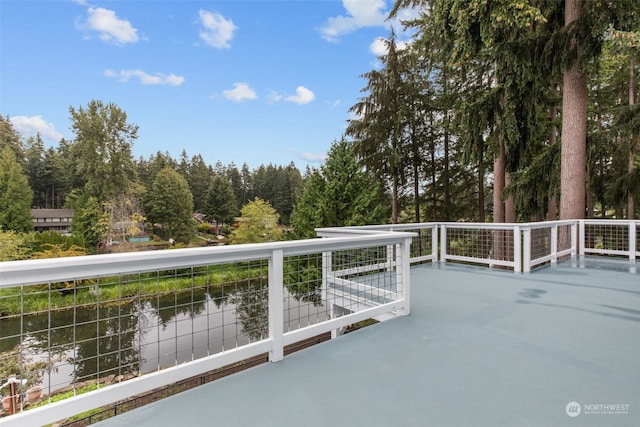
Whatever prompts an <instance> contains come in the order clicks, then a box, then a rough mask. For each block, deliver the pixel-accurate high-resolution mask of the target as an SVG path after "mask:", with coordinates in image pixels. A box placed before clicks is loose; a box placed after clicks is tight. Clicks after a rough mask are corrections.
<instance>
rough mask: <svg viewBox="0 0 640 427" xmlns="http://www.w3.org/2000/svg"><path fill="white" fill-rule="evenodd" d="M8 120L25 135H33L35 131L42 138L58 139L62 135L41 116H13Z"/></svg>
mask: <svg viewBox="0 0 640 427" xmlns="http://www.w3.org/2000/svg"><path fill="white" fill-rule="evenodd" d="M9 120H10V121H11V124H12V125H13V127H14V129H15V130H16V131H18V132H19V133H20V134H22V135H23V136H25V137H29V136H34V135H36V134H37V133H39V134H40V136H41V137H42V138H44V139H51V140H54V141H59V140H60V139H62V138H63V135H62V134H61V133H60V132H58V131H57V130H56V128H55V126H54V125H53V123H49V122H46V121H45V120H44V119H43V118H42V116H31V117H28V116H14V117H10V118H9Z"/></svg>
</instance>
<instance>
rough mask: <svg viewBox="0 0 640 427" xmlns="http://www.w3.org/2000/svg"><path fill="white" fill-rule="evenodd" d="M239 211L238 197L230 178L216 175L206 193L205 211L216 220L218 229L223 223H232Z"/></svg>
mask: <svg viewBox="0 0 640 427" xmlns="http://www.w3.org/2000/svg"><path fill="white" fill-rule="evenodd" d="M237 211H238V208H237V205H236V198H235V195H234V194H233V188H232V187H231V183H230V182H229V180H228V179H227V178H225V177H222V176H219V175H218V176H216V177H215V178H213V180H212V181H211V185H210V186H209V190H208V191H207V193H206V198H205V205H204V209H203V213H204V214H205V215H207V218H208V219H209V220H215V222H216V224H217V225H218V230H219V229H220V226H221V225H222V224H231V223H232V222H233V218H234V217H235V216H236V214H237Z"/></svg>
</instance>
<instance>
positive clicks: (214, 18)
mask: <svg viewBox="0 0 640 427" xmlns="http://www.w3.org/2000/svg"><path fill="white" fill-rule="evenodd" d="M198 13H199V16H200V24H202V26H203V27H204V28H203V29H201V30H200V33H199V34H200V38H201V39H202V40H204V42H205V43H206V44H207V45H208V46H211V47H215V48H216V49H228V48H230V47H231V45H230V44H229V42H230V41H231V39H232V38H233V36H234V32H235V31H236V30H237V29H238V27H236V26H235V25H234V24H233V21H231V20H230V19H226V18H225V17H224V16H222V15H220V14H219V13H216V12H207V11H206V10H200V12H198Z"/></svg>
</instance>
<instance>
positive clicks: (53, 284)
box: [0, 232, 415, 427]
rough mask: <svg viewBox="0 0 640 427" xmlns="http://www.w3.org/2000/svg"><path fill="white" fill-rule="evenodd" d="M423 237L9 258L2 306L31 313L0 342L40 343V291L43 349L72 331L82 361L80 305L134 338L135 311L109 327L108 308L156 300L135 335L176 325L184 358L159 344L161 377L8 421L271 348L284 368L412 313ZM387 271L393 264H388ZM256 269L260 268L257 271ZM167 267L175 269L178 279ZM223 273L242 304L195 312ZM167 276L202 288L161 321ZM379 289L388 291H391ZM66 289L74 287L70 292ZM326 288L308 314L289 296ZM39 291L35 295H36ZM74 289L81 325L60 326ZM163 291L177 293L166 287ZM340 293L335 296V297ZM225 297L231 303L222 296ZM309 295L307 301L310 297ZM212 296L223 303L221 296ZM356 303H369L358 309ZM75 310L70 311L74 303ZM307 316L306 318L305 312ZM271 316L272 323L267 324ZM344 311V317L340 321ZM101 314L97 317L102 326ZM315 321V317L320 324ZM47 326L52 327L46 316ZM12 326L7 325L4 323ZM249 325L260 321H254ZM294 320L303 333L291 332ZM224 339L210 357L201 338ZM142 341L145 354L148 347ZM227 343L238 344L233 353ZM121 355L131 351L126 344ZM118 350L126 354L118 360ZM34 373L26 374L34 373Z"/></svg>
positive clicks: (60, 413)
mask: <svg viewBox="0 0 640 427" xmlns="http://www.w3.org/2000/svg"><path fill="white" fill-rule="evenodd" d="M414 237H415V236H414V235H413V233H398V232H393V233H390V232H379V233H378V232H376V233H371V232H370V233H366V234H364V235H359V236H354V235H350V236H348V237H336V238H331V239H312V240H305V241H291V242H274V243H265V244H252V245H238V246H225V247H209V248H192V249H177V250H165V251H152V252H139V253H125V254H109V255H95V256H82V257H74V258H64V259H46V260H30V261H11V262H3V263H0V289H2V290H7V289H8V290H9V291H11V292H9V293H3V294H2V295H0V306H2V304H3V303H7V304H8V303H18V304H20V306H21V307H23V311H22V313H20V314H18V315H16V316H14V318H13V319H12V320H13V321H14V323H15V324H16V325H17V326H16V332H12V334H10V336H4V333H5V332H4V331H5V330H6V327H5V325H6V323H5V324H3V336H0V344H2V340H5V339H6V340H14V341H19V343H20V345H22V344H24V343H28V342H30V341H33V339H34V338H33V337H32V336H31V335H32V333H31V332H30V329H29V328H30V327H32V326H30V325H31V323H33V322H31V320H30V319H31V318H30V316H32V314H30V313H29V312H27V311H25V310H26V308H27V306H29V304H31V300H32V299H33V298H34V295H36V296H38V295H39V296H40V297H42V295H45V301H46V300H47V298H48V299H49V301H50V302H49V305H48V308H47V309H46V310H45V312H44V316H45V322H44V323H48V324H49V326H47V327H46V328H48V329H46V328H45V329H43V330H41V331H38V333H42V335H43V336H45V338H44V339H43V341H44V342H48V343H49V344H48V345H50V347H49V348H48V349H47V350H45V351H44V353H47V352H50V353H52V352H54V351H57V350H59V348H54V346H53V345H52V343H53V341H52V338H51V337H52V336H53V335H60V334H64V335H65V336H66V337H67V341H68V342H69V344H70V345H69V346H62V345H61V346H59V347H60V348H64V350H65V351H67V353H66V355H67V356H68V355H69V354H73V355H76V356H77V354H76V353H77V352H78V347H80V346H82V345H83V342H85V341H87V340H88V339H89V338H87V337H86V336H85V335H86V334H80V333H79V332H77V331H79V329H76V328H79V327H80V325H79V323H81V322H79V320H78V316H79V314H78V313H79V312H80V309H79V308H77V307H79V306H82V307H83V309H87V310H89V311H91V310H93V313H94V314H92V315H91V316H89V317H91V320H88V321H86V322H85V323H89V324H90V327H91V328H93V329H94V331H97V332H96V333H97V334H98V335H99V334H105V336H106V335H109V334H112V335H115V336H116V338H117V336H118V335H124V334H126V333H127V331H124V330H123V331H121V330H119V329H117V328H119V327H120V326H115V327H114V326H113V325H120V324H121V323H122V322H124V321H125V320H123V319H124V318H125V317H126V319H129V318H130V317H133V315H131V316H130V315H127V316H124V317H122V318H120V317H117V315H116V317H117V318H116V321H115V322H112V323H109V325H111V326H109V327H108V328H103V326H102V325H103V324H102V323H101V321H102V320H103V319H102V318H101V317H105V319H104V321H105V322H109V317H108V316H106V315H105V313H106V311H105V310H107V308H106V307H108V306H111V307H112V306H113V305H114V304H115V305H117V304H119V303H125V302H129V300H135V299H139V300H140V301H145V302H144V303H143V304H140V305H139V306H138V316H140V311H141V310H144V309H145V307H148V306H154V304H155V306H154V307H155V308H156V309H157V310H156V311H155V312H154V315H153V316H151V315H147V323H150V325H149V324H143V325H139V324H137V325H136V326H135V327H134V329H135V330H134V331H132V334H133V335H135V336H136V339H139V338H140V336H141V335H144V333H145V332H144V331H148V330H153V333H151V334H150V335H154V334H156V333H157V334H158V335H160V332H161V330H162V329H167V328H169V329H173V330H174V332H173V334H174V336H173V338H172V340H173V341H171V342H172V343H173V344H171V346H175V347H176V349H175V351H174V350H172V351H174V352H173V353H171V354H170V356H171V357H173V358H174V359H175V360H174V362H173V363H171V364H170V365H171V366H169V367H166V366H161V365H162V363H161V362H160V361H161V360H162V357H164V356H166V350H165V349H164V347H165V346H166V344H167V342H166V341H163V340H162V339H160V338H158V339H157V340H155V341H153V342H152V343H151V345H150V346H151V347H153V351H152V352H150V353H149V354H155V355H156V356H154V357H155V359H153V360H154V362H153V363H152V365H153V364H156V365H157V368H156V369H153V370H152V372H148V373H147V372H142V371H143V369H141V368H140V369H137V370H134V375H132V376H133V378H132V379H128V380H125V381H121V382H117V383H115V384H111V385H108V386H103V387H102V388H99V389H98V390H95V391H90V392H87V393H84V394H77V395H75V396H74V397H70V398H67V399H64V400H61V401H58V402H50V403H48V404H46V405H44V406H41V407H37V408H33V409H26V408H25V407H24V406H23V405H22V403H20V404H19V406H20V408H18V411H17V412H18V413H16V414H14V415H10V416H6V417H3V418H0V425H2V426H7V427H9V426H25V425H43V424H49V423H52V422H55V421H58V420H61V419H65V418H67V417H69V416H73V415H76V414H79V413H82V412H84V411H87V410H89V409H93V408H99V407H102V406H106V405H110V404H113V403H114V402H117V401H121V400H122V399H126V398H128V397H132V396H135V395H138V394H141V393H145V392H148V391H149V390H153V389H156V388H158V387H163V386H167V385H170V384H172V383H175V382H177V381H181V380H184V379H187V378H191V377H194V376H197V375H200V374H203V373H206V372H210V371H212V370H215V369H218V368H221V367H223V366H226V365H229V364H232V363H236V362H240V361H243V360H245V359H248V358H251V357H255V356H258V355H261V354H265V353H268V355H269V360H271V361H274V362H275V361H279V360H282V359H283V357H284V347H285V346H287V345H290V344H293V343H297V342H300V341H302V340H305V339H307V338H311V337H315V336H317V335H320V334H323V333H326V332H329V331H331V332H333V331H334V330H337V329H341V328H344V327H346V326H348V325H350V324H353V323H356V322H359V321H362V320H365V319H368V318H372V317H376V316H381V315H384V314H388V313H393V314H395V315H406V314H409V312H410V282H409V267H410V262H409V259H410V244H411V240H412V238H414ZM389 249H391V250H389ZM221 266H222V267H224V269H223V270H221V269H220V267H221ZM371 266H374V267H371ZM380 266H383V267H384V268H380ZM247 271H249V272H250V273H246V272H247ZM166 272H170V274H169V273H166ZM243 272H245V273H243ZM364 272H369V273H370V274H377V275H383V277H385V279H384V280H383V281H380V280H378V281H377V282H376V283H377V284H376V286H371V285H370V284H369V283H367V282H366V277H367V274H365V273H364ZM242 274H244V275H242ZM219 276H224V277H227V276H232V277H231V278H225V279H221V280H224V281H225V282H224V285H220V286H226V288H224V289H225V290H224V292H222V293H230V294H231V295H232V296H231V297H229V298H232V299H233V298H235V301H237V302H236V303H235V306H234V305H233V304H231V303H229V301H226V302H220V305H221V306H222V307H223V308H224V307H227V309H226V310H224V309H223V310H222V311H221V313H213V312H211V313H209V308H207V306H206V304H205V305H204V306H198V308H194V307H195V303H194V297H193V295H194V294H195V293H198V292H211V290H212V289H214V288H216V286H218V285H215V284H213V283H212V281H213V280H214V278H215V277H219ZM167 281H169V282H170V283H169V284H170V285H171V286H174V285H177V284H178V282H180V283H184V282H185V281H186V282H187V283H190V284H191V285H190V286H191V287H190V288H188V289H187V291H186V292H187V293H186V300H187V302H186V303H182V302H180V298H181V297H180V295H182V294H181V293H179V292H178V291H170V292H168V293H169V294H170V296H171V301H174V300H175V302H172V304H171V305H170V306H169V307H168V309H169V310H171V320H167V318H166V317H169V316H165V318H163V316H162V315H161V314H158V313H160V312H161V310H162V309H167V307H162V303H161V302H160V301H161V298H163V297H162V296H160V289H161V288H162V287H163V286H165V285H166V284H167V283H166V282H167ZM238 282H243V283H246V284H248V286H249V288H248V289H249V290H247V291H244V290H243V291H238V289H239V288H240V286H239V285H238V284H237V283H238ZM150 283H151V284H152V286H151V287H154V286H155V287H157V288H158V295H155V294H154V295H151V296H150V295H149V294H146V292H148V291H147V290H145V289H146V288H145V286H147V287H148V286H149V284H150ZM380 283H386V284H387V285H382V286H381V285H380ZM60 284H66V285H64V287H63V288H60ZM69 284H71V285H69ZM316 284H318V285H317V286H320V287H321V288H322V289H321V292H320V293H321V295H322V297H324V299H323V300H321V301H320V302H318V301H315V304H308V305H306V306H304V307H302V306H301V305H300V304H299V301H294V298H292V297H291V295H290V293H292V294H295V293H296V292H297V291H296V289H297V288H298V287H299V288H300V289H305V290H304V291H300V292H301V295H303V294H304V293H305V292H311V293H313V290H311V291H308V289H306V288H313V287H314V286H316ZM254 285H255V286H254ZM263 285H264V286H263ZM336 285H339V286H341V287H340V289H339V292H341V295H342V297H341V298H340V299H337V298H336V299H334V300H327V295H329V292H328V289H327V288H328V287H330V286H336ZM132 286H133V287H132ZM114 288H115V289H118V291H117V292H118V297H117V299H113V300H107V297H106V296H105V295H106V292H107V291H108V290H113V289H114ZM131 289H134V290H133V291H132V290H131ZM136 289H137V291H136ZM226 289H229V290H228V291H227V290H226ZM262 289H265V292H264V293H265V294H266V295H268V299H267V302H266V303H265V306H264V307H263V306H262V305H261V304H262V303H261V302H259V301H258V299H256V298H257V295H258V294H259V293H260V292H262ZM31 291H33V292H32V293H31ZM63 292H70V293H71V294H72V295H73V300H72V301H73V307H71V308H70V310H71V311H72V313H73V316H72V319H73V320H72V322H71V323H70V324H67V325H65V326H64V328H58V329H56V328H55V326H54V325H52V324H51V320H50V319H51V318H53V317H54V315H55V313H54V310H55V309H59V308H60V307H57V308H56V307H54V305H55V304H64V303H58V302H54V300H56V301H57V298H58V297H59V294H60V293H63ZM136 292H137V294H136ZM163 292H165V294H166V293H167V291H163ZM180 292H183V291H180ZM234 292H238V294H237V295H236V294H234ZM350 292H353V294H350ZM332 295H335V292H334V293H333V294H332ZM307 296H308V295H307ZM85 297H86V298H93V299H94V300H92V301H93V302H91V303H86V302H81V301H84V300H82V298H85ZM224 297H227V296H223V297H220V298H224ZM101 298H102V300H104V303H105V307H102V306H101V303H102V300H101ZM207 298H209V297H207ZM304 298H305V296H304V295H303V297H302V299H304ZM210 299H212V300H213V299H215V298H213V297H210ZM243 300H246V301H244V304H245V305H246V307H245V308H246V309H242V310H241V308H240V304H242V303H243V302H242V301H243ZM356 300H357V302H358V303H357V304H354V301H356ZM256 301H258V302H256ZM372 301H373V302H372ZM362 302H366V304H364V305H363V304H362ZM217 303H218V302H216V304H217ZM225 304H227V305H225ZM210 305H211V306H213V305H214V304H210ZM334 305H338V306H340V307H341V308H342V309H344V310H346V311H343V312H339V313H338V312H336V311H332V310H331V306H334ZM203 307H204V308H203ZM247 307H248V308H247ZM64 309H65V310H66V308H64ZM117 311H118V310H117ZM198 311H205V312H206V316H205V321H204V326H202V325H201V326H197V325H196V321H195V320H194V316H195V314H194V312H198ZM241 311H242V312H241ZM183 312H184V313H187V315H185V314H184V313H183ZM302 312H304V313H303V314H301V313H302ZM263 313H264V316H265V318H264V319H262V318H261V316H262V315H263ZM336 313H337V314H338V315H339V317H336ZM345 313H350V314H345ZM40 314H42V313H40ZM0 315H2V313H0ZM216 316H219V317H220V318H221V319H223V320H222V322H223V323H224V319H225V317H224V316H227V318H228V317H233V319H232V320H231V321H228V320H227V322H230V323H229V324H226V325H223V326H221V327H220V326H215V325H212V322H214V321H215V320H216V319H217V317H216ZM243 316H244V317H243ZM247 316H249V317H250V316H254V317H255V319H253V320H252V319H251V318H249V319H247ZM96 317H97V318H98V319H95V318H96ZM310 318H312V320H309V319H310ZM46 319H49V320H48V321H46ZM152 320H153V321H152ZM2 322H5V320H4V319H3V320H2ZM92 322H93V323H92ZM248 323H250V324H251V326H247V324H248ZM94 324H95V326H94ZM292 324H293V325H294V326H291V325H292ZM170 326H171V327H170ZM242 327H244V328H245V330H244V332H245V335H248V338H247V337H240V336H239V335H237V332H236V335H235V336H234V337H232V338H231V339H232V340H233V341H232V342H231V343H229V339H228V338H225V337H224V335H225V333H227V329H230V330H233V329H234V328H235V330H236V331H237V330H238V329H240V328H242ZM114 328H115V330H114ZM262 328H263V329H262ZM103 329H106V330H103ZM185 329H189V331H188V332H187V333H184V330H185ZM247 329H248V330H249V331H248V332H247ZM218 333H219V334H222V336H223V338H221V340H220V342H219V343H217V344H216V345H218V344H219V346H220V349H221V351H218V352H217V353H215V354H211V353H212V350H211V349H212V348H213V347H212V344H213V343H211V342H210V343H209V347H206V348H205V349H204V350H203V349H201V348H200V347H199V346H198V344H197V343H196V342H195V341H196V339H195V338H196V336H197V335H198V334H201V335H202V336H205V337H206V338H204V341H205V343H206V342H207V341H214V339H213V338H212V337H213V336H215V335H216V334H218ZM105 336H97V337H93V338H90V339H93V340H94V341H95V342H94V341H90V343H89V344H90V347H93V348H94V349H95V348H96V347H98V348H101V347H100V340H101V339H106V338H108V337H105ZM179 341H185V342H187V344H186V346H185V348H183V349H178V348H177V347H178V342H179ZM114 342H116V341H114ZM117 342H120V341H117ZM138 345H139V347H143V345H142V344H138ZM145 346H146V345H145ZM133 347H135V345H134V346H133ZM228 347H233V348H231V349H229V348H228ZM216 348H218V347H216ZM121 351H125V350H124V349H121ZM127 351H128V350H127ZM163 352H165V353H163ZM180 352H183V353H184V352H186V353H189V356H188V357H187V360H186V361H185V360H179V357H178V355H179V353H180ZM202 352H204V355H202V357H199V356H198V355H199V353H202ZM119 354H120V353H117V355H119ZM109 355H113V354H112V353H109V354H107V355H106V356H109ZM117 355H116V356H117ZM39 356H41V355H39ZM2 357H3V355H2V354H0V359H1V358H2ZM94 359H95V363H96V364H98V365H100V363H101V362H102V360H103V359H101V358H100V355H97V356H94ZM141 359H142V358H141ZM49 360H51V359H49ZM0 362H2V360H0ZM139 364H140V365H142V361H139ZM58 368H60V369H63V370H64V369H67V370H73V371H74V372H75V371H76V370H77V369H75V368H73V369H72V367H71V364H70V362H68V361H66V360H65V361H63V362H61V365H60V366H58ZM105 369H106V368H105ZM121 369H122V368H121V367H118V368H116V370H115V371H114V372H115V373H116V374H117V373H118V372H120V371H121ZM109 372H111V371H103V372H100V371H97V372H96V373H95V374H92V375H93V378H94V380H95V382H97V383H100V382H101V381H102V379H103V377H104V376H106V375H107V374H108V373H109ZM21 374H23V373H21V372H16V376H17V377H18V379H20V376H21ZM24 374H25V375H26V374H28V372H25V373H24ZM111 376H114V375H113V374H112V375H111ZM51 381H52V380H51ZM74 381H75V380H74ZM73 387H75V383H74V384H72V385H71V388H72V389H74V388H73ZM49 388H51V386H49ZM74 390H75V389H74Z"/></svg>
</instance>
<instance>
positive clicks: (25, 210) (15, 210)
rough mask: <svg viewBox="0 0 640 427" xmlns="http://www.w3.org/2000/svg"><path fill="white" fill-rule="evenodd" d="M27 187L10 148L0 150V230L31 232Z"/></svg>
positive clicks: (28, 188) (30, 198) (29, 197)
mask: <svg viewBox="0 0 640 427" xmlns="http://www.w3.org/2000/svg"><path fill="white" fill-rule="evenodd" d="M32 199H33V191H31V188H30V187H29V182H28V181H27V177H26V176H25V174H24V173H23V170H22V166H20V163H18V160H17V159H16V156H15V153H14V151H13V150H12V148H11V147H10V146H5V147H4V148H2V149H0V229H2V230H12V231H16V232H27V231H31V230H33V219H32V217H31V200H32Z"/></svg>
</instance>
